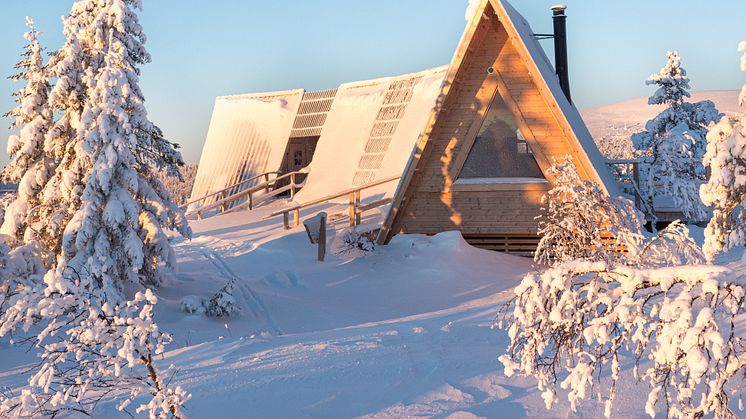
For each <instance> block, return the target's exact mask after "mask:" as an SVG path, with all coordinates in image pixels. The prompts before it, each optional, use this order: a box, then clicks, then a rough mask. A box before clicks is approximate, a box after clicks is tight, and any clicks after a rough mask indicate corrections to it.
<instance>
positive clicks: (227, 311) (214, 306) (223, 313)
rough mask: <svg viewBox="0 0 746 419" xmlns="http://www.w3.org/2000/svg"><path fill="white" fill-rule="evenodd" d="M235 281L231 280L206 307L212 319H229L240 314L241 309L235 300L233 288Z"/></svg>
mask: <svg viewBox="0 0 746 419" xmlns="http://www.w3.org/2000/svg"><path fill="white" fill-rule="evenodd" d="M234 286H235V280H231V281H230V282H228V283H227V284H225V286H224V287H223V288H221V289H220V291H218V292H217V293H215V295H213V296H212V298H210V301H208V302H207V305H206V313H207V315H208V316H210V317H229V316H231V315H233V314H236V313H238V311H239V308H238V305H237V304H236V299H235V298H233V287H234Z"/></svg>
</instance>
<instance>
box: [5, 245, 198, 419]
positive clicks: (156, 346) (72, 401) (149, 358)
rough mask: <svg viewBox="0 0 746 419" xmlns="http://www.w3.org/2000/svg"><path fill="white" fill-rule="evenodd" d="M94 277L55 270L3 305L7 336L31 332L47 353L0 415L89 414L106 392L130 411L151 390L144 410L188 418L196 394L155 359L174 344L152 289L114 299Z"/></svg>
mask: <svg viewBox="0 0 746 419" xmlns="http://www.w3.org/2000/svg"><path fill="white" fill-rule="evenodd" d="M18 251H19V249H16V250H14V251H13V252H18ZM3 273H4V272H3ZM35 274H36V273H35ZM37 275H38V274H37ZM90 279H91V277H90V276H88V277H84V276H78V275H77V274H76V273H73V272H69V275H68V276H66V277H64V278H59V277H58V276H57V275H56V274H55V272H54V271H50V272H47V273H46V275H45V277H44V283H43V284H40V281H31V284H36V285H26V286H20V287H17V288H15V289H14V292H13V293H9V295H10V298H9V299H8V300H7V304H5V306H3V307H0V337H2V336H4V335H7V334H10V333H14V334H17V333H19V331H23V332H26V333H27V334H29V335H30V337H29V338H26V340H28V341H30V342H32V343H33V344H35V345H36V346H37V347H38V348H39V349H40V351H41V352H40V355H39V356H40V361H39V363H38V364H37V365H35V366H34V368H33V369H32V374H31V377H30V378H29V386H28V387H27V388H25V389H23V390H21V392H20V394H8V393H4V394H2V395H0V417H9V416H13V417H38V416H48V417H56V416H58V415H60V414H62V413H66V412H67V413H71V412H78V413H84V414H86V415H90V414H91V413H92V412H93V409H95V407H96V405H97V404H98V403H99V402H100V401H101V400H103V399H105V398H113V399H114V400H117V408H118V409H119V410H124V409H126V408H127V407H128V406H129V405H130V404H131V403H132V401H134V400H135V399H137V398H140V397H144V396H146V395H149V396H150V397H149V398H147V399H146V400H145V401H143V402H142V404H141V405H139V406H138V407H137V408H136V411H137V412H147V413H149V415H150V417H159V418H166V417H176V418H181V417H184V414H183V412H182V408H183V405H184V403H186V401H187V400H189V398H190V395H189V394H188V393H187V392H186V391H184V390H183V389H182V388H181V387H179V386H172V385H170V384H169V383H168V380H165V379H164V373H162V372H160V371H159V370H158V368H157V367H156V365H155V359H156V357H157V356H158V355H160V354H162V353H163V351H164V347H165V345H166V344H168V343H169V342H170V337H169V336H168V335H166V334H164V333H163V332H161V331H160V330H159V329H158V326H157V324H156V323H155V322H154V321H153V306H154V305H155V304H156V302H157V298H156V297H155V295H154V294H153V293H152V291H150V290H146V291H145V292H140V293H137V294H136V295H135V297H134V299H132V300H130V301H122V302H119V303H117V304H110V303H109V302H108V301H107V300H109V299H110V297H108V296H107V295H105V294H104V293H103V292H102V290H101V288H100V287H99V286H98V284H96V283H93V282H91V280H90ZM0 296H1V294H0Z"/></svg>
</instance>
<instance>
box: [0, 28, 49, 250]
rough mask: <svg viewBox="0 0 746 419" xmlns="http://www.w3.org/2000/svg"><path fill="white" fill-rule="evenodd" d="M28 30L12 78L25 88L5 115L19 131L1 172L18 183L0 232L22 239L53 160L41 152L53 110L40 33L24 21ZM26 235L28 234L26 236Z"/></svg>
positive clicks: (9, 180) (19, 91)
mask: <svg viewBox="0 0 746 419" xmlns="http://www.w3.org/2000/svg"><path fill="white" fill-rule="evenodd" d="M26 25H27V26H28V28H29V31H28V32H26V33H25V34H24V37H25V38H26V40H27V41H28V44H27V45H26V47H25V49H24V52H23V54H22V57H23V59H22V60H21V61H20V62H19V63H18V64H16V69H17V70H18V73H17V74H15V75H14V76H12V77H11V78H12V79H13V80H15V81H25V83H26V84H25V86H24V87H22V88H21V89H20V90H18V91H17V92H16V93H14V96H16V102H17V103H18V106H17V107H16V108H14V109H12V110H11V111H9V112H8V113H7V114H6V115H5V116H8V117H11V118H12V119H13V124H12V128H18V129H20V134H19V135H17V136H16V135H13V136H11V137H10V140H9V142H8V149H7V151H8V155H10V162H9V163H8V165H7V166H5V169H4V170H3V179H4V180H5V181H7V182H13V183H18V194H17V196H16V199H15V200H14V201H13V202H11V203H10V204H9V205H8V206H7V207H6V208H5V217H4V221H3V223H2V227H0V233H2V234H8V235H12V236H15V237H17V238H19V239H22V238H23V237H24V236H27V238H29V239H30V238H31V236H32V234H30V233H31V232H30V231H29V232H26V227H27V225H28V219H29V217H28V213H29V211H31V210H32V209H34V208H36V207H37V206H38V205H39V203H40V191H41V189H42V187H43V186H44V184H45V183H46V182H47V180H48V178H49V177H50V176H51V173H52V172H53V170H54V163H55V162H54V160H53V159H52V158H50V156H49V155H48V154H47V153H45V151H44V137H45V135H46V133H47V131H48V130H49V128H50V127H51V125H52V119H53V115H52V111H51V110H50V108H49V106H48V104H47V101H48V98H49V91H50V85H49V81H48V77H47V69H46V66H45V64H44V59H43V58H42V50H43V49H42V47H41V45H40V43H39V35H40V33H39V32H38V31H37V30H36V28H35V27H34V21H33V20H32V19H30V18H28V17H27V18H26ZM27 233H29V234H27Z"/></svg>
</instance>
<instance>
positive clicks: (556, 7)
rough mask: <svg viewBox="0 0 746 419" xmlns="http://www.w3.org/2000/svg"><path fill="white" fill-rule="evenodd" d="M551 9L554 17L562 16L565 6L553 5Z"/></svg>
mask: <svg viewBox="0 0 746 419" xmlns="http://www.w3.org/2000/svg"><path fill="white" fill-rule="evenodd" d="M551 9H552V11H553V12H554V14H556V15H558V14H564V13H565V10H566V9H567V6H566V5H564V4H555V5H554V6H552V7H551Z"/></svg>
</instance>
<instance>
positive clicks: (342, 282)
mask: <svg viewBox="0 0 746 419" xmlns="http://www.w3.org/2000/svg"><path fill="white" fill-rule="evenodd" d="M283 205H287V203H286V202H277V203H273V204H270V205H269V206H267V207H265V208H259V209H258V210H256V211H253V212H243V213H237V214H227V215H220V216H215V217H212V218H209V219H206V220H203V221H199V222H194V223H192V226H193V229H194V232H195V237H194V239H193V240H192V241H191V242H187V241H181V239H177V240H180V241H178V242H177V244H176V252H177V256H178V272H177V273H176V274H175V277H174V278H172V280H171V281H169V282H167V283H166V284H165V286H164V287H163V288H162V289H160V290H159V294H160V296H159V304H158V305H157V306H156V316H155V318H156V320H157V321H158V323H159V325H160V327H161V328H162V329H163V330H164V331H167V332H169V333H173V335H174V341H175V345H174V346H173V347H172V348H171V349H172V350H171V351H170V352H168V353H167V355H166V359H164V360H162V361H161V364H160V366H161V367H166V366H167V365H168V364H175V366H176V368H177V370H178V374H177V375H176V377H175V378H174V380H175V383H176V384H178V385H182V386H183V387H184V388H186V389H188V390H189V391H190V392H191V393H192V394H193V395H194V396H193V398H192V400H190V401H189V403H188V404H187V408H188V410H187V413H188V415H189V416H190V417H193V418H209V417H221V418H242V417H246V416H247V414H250V415H251V416H253V417H262V418H274V417H278V418H280V417H283V418H284V417H293V418H295V417H324V418H348V417H356V416H362V417H411V416H438V417H449V416H450V415H453V416H452V417H487V418H493V417H542V418H543V417H586V418H595V417H601V415H602V414H603V409H604V406H603V404H602V403H597V402H595V401H588V402H585V403H584V404H581V405H580V410H579V412H578V413H571V412H570V411H569V404H568V403H560V404H559V405H558V406H556V407H555V408H554V410H552V411H547V410H545V408H544V402H543V400H542V399H541V395H540V392H538V391H536V390H535V383H534V382H532V381H530V380H527V379H522V378H518V379H517V378H510V379H509V378H506V377H505V376H504V375H503V368H502V366H501V365H500V364H499V362H498V361H497V357H498V356H499V355H502V354H503V353H505V352H504V351H505V347H506V346H507V343H508V339H507V334H506V333H505V332H503V331H501V330H499V329H492V328H491V325H492V321H493V319H494V317H495V315H496V313H497V310H498V308H499V307H500V306H501V304H503V303H504V302H506V301H507V299H508V298H510V297H511V296H512V295H513V288H514V287H515V286H516V285H517V284H518V283H519V281H520V279H521V277H522V276H523V275H524V274H525V273H526V272H528V271H529V270H530V269H531V261H530V260H529V259H526V258H521V257H517V256H509V255H504V254H500V253H495V252H488V251H483V250H479V249H475V248H473V247H470V246H469V245H468V244H466V243H465V242H464V241H463V239H462V238H461V236H460V235H459V234H458V233H456V232H446V233H442V234H439V235H436V236H434V237H425V236H419V235H407V236H396V237H395V238H394V240H393V241H392V243H391V244H390V245H388V246H383V247H379V248H377V249H376V250H375V251H374V252H372V253H370V254H368V255H367V256H357V257H349V256H345V257H340V256H335V255H334V254H333V252H332V251H330V254H328V256H327V261H326V262H323V263H321V262H317V261H316V259H315V257H316V249H315V248H314V247H313V246H311V245H310V243H309V242H308V238H307V237H306V233H305V231H304V230H303V228H302V227H300V228H295V229H292V230H288V231H285V230H283V229H282V228H281V226H280V225H281V223H279V222H278V220H276V219H275V220H262V216H264V215H266V214H268V213H269V212H271V211H274V210H276V209H277V208H279V207H282V206H283ZM320 210H323V211H326V212H327V213H329V214H333V213H335V212H336V211H343V210H345V207H344V206H343V205H331V204H330V205H326V206H323V207H321V208H315V209H314V210H312V211H308V212H304V213H303V214H302V216H303V217H307V216H309V215H312V213H313V212H316V211H320ZM382 216H383V214H382V213H372V214H371V215H370V216H368V217H367V218H365V219H364V220H363V223H364V224H367V225H372V224H377V223H380V221H381V218H382ZM345 224H346V223H345V221H344V220H342V221H339V222H337V223H336V224H332V226H331V227H330V229H332V230H330V231H329V241H330V249H334V248H335V246H336V244H337V241H338V238H339V236H340V235H341V234H342V232H343V230H344V229H345V228H346V225H345ZM695 234H696V235H697V236H698V237H699V238H700V240H701V230H696V231H695ZM233 279H236V286H235V288H234V290H233V296H234V297H235V299H236V302H237V304H238V305H239V307H240V312H239V313H238V314H237V315H235V316H231V317H227V318H219V319H216V318H210V317H207V316H205V315H204V314H201V313H195V314H187V313H184V312H182V311H181V309H180V301H181V300H182V298H183V297H186V296H198V297H201V298H209V297H210V296H211V295H213V294H215V292H217V291H218V290H219V289H220V288H222V287H223V286H224V285H225V284H226V283H228V282H229V281H231V280H233ZM31 362H33V357H32V355H30V354H27V353H25V351H23V350H20V349H15V348H11V347H9V346H8V345H7V344H5V343H0V388H5V387H6V386H7V387H10V388H16V387H17V386H19V385H22V384H23V383H24V381H23V377H22V370H23V366H24V365H28V364H29V363H31ZM632 367H633V362H632V360H631V359H626V360H623V368H624V369H626V370H627V372H626V373H623V374H622V375H623V376H631V373H630V372H629V369H631V368H632ZM635 385H636V384H635V383H634V382H632V381H623V382H621V383H620V386H621V387H620V388H619V391H618V394H619V396H618V398H617V403H615V407H614V409H615V410H614V416H615V417H640V416H642V412H643V411H644V403H645V400H640V398H639V397H635V396H636V394H642V393H641V391H643V388H639V389H637V388H635ZM559 396H560V397H562V395H561V394H560V395H559ZM643 399H644V398H643ZM247 412H248V413H247ZM95 417H102V418H120V417H126V415H123V414H121V413H119V412H116V410H115V409H114V403H113V402H111V401H107V402H105V403H103V404H101V405H100V406H99V407H98V410H97V411H96V412H95Z"/></svg>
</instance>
